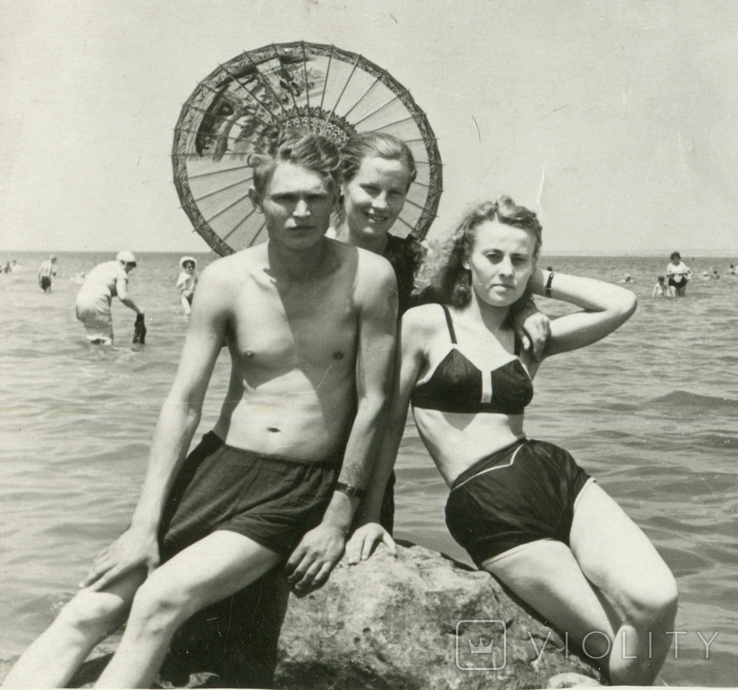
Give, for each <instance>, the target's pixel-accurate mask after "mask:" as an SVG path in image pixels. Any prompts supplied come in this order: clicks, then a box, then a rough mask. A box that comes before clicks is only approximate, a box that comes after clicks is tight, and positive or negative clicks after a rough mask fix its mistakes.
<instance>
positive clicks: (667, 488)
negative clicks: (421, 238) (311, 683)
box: [0, 253, 738, 686]
mask: <svg viewBox="0 0 738 690" xmlns="http://www.w3.org/2000/svg"><path fill="white" fill-rule="evenodd" d="M0 258H2V259H3V261H4V260H5V259H6V258H7V259H12V258H15V259H17V260H18V262H19V263H20V264H21V266H22V270H21V271H20V272H18V273H15V274H0V305H1V306H0V501H1V503H0V505H1V506H2V512H1V513H0V514H1V515H2V520H1V521H0V659H10V658H13V657H15V656H17V655H18V654H19V653H20V652H21V651H22V650H23V649H24V648H25V647H26V646H27V645H28V644H29V643H30V642H31V641H32V640H33V638H34V637H35V636H36V635H38V634H39V633H40V632H41V631H42V630H43V629H44V628H45V627H46V626H47V625H48V624H49V623H50V622H51V620H52V619H53V618H54V616H55V614H56V612H57V611H58V609H59V607H60V606H61V605H62V604H63V603H64V602H65V601H67V600H68V599H69V598H70V597H71V596H72V595H73V594H74V592H75V591H76V583H78V582H79V581H80V579H82V577H83V576H84V575H85V573H86V572H87V568H88V566H89V564H90V562H91V560H92V558H93V557H94V555H95V553H96V552H97V551H98V550H99V549H100V548H102V547H104V546H105V545H107V544H108V543H109V542H110V541H111V540H113V539H114V538H115V537H116V536H117V535H118V534H119V533H120V532H121V531H122V530H123V529H125V527H126V525H127V523H128V520H129V519H130V516H131V512H132V510H133V507H134V505H135V503H136V500H137V498H138V492H139V488H140V485H141V480H142V475H143V472H144V470H145V467H146V461H147V451H148V447H149V442H150V439H151V435H152V432H153V428H154V423H155V420H156V417H157V414H158V410H159V408H160V406H161V403H162V401H163V399H164V396H165V395H166V393H167V391H168V388H169V386H170V385H171V382H172V380H173V377H174V373H175V370H176V366H177V362H178V359H179V354H180V350H181V346H182V342H183V339H184V336H185V332H186V330H187V320H186V318H185V317H184V315H183V313H182V308H181V306H180V303H179V295H178V292H177V290H176V289H175V287H174V284H175V282H176V278H177V275H178V274H179V271H180V269H179V265H178V260H179V255H173V254H144V255H141V256H139V257H138V260H139V265H138V267H137V268H136V269H135V270H134V271H133V272H132V273H131V275H130V294H131V296H132V298H133V299H134V300H135V301H136V302H137V304H139V306H140V307H141V308H142V309H144V310H145V312H146V321H147V325H148V336H147V339H146V344H145V345H143V346H142V345H132V344H131V340H132V336H133V322H134V314H133V312H132V311H130V310H129V309H127V308H126V307H124V306H123V305H121V304H120V302H118V300H115V301H114V304H113V320H114V324H115V333H116V344H115V347H113V348H106V347H102V348H100V347H92V346H90V345H88V344H87V342H86V340H85V337H84V329H83V327H82V325H81V324H80V323H79V322H78V321H77V320H76V318H75V314H74V300H75V295H76V293H77V290H78V289H79V284H78V283H77V282H75V278H78V276H76V274H78V273H79V272H87V271H89V270H90V269H91V268H92V267H93V266H94V265H96V264H97V263H99V262H100V261H104V260H108V259H110V258H112V255H109V254H91V253H90V254H88V253H66V254H65V253H61V254H59V260H58V263H57V267H58V273H59V274H58V275H57V277H56V278H55V279H54V282H53V286H52V291H51V293H50V294H44V293H43V292H42V291H41V290H40V288H39V286H38V283H37V280H36V272H37V270H38V267H39V265H40V263H41V261H43V260H44V259H45V258H47V257H46V256H45V255H42V254H38V253H36V254H20V253H19V254H14V255H13V256H10V255H8V256H7V257H0ZM198 259H199V266H198V269H199V270H201V269H202V268H203V267H204V266H205V265H206V264H208V263H209V262H210V261H212V260H213V259H214V256H213V255H212V254H202V255H198ZM731 260H732V259H731ZM541 261H542V262H543V263H544V264H549V263H550V264H552V265H553V267H554V269H555V270H556V271H557V272H571V273H575V274H579V275H587V276H592V277H596V278H599V279H601V280H606V281H610V282H617V281H619V280H621V279H622V278H623V277H624V275H625V273H629V274H631V276H632V277H633V278H634V281H635V282H633V283H631V284H628V285H626V287H627V288H628V289H630V290H633V292H635V294H636V295H637V296H638V298H639V308H638V311H637V312H636V314H635V315H634V316H633V318H631V319H630V321H629V322H628V323H627V324H626V325H625V326H623V327H622V328H621V329H620V330H618V331H617V332H616V333H614V334H612V335H611V336H609V337H608V338H606V339H605V340H604V341H602V342H600V343H597V344H595V345H593V346H591V347H588V348H586V349H584V350H580V351H577V352H573V353H568V354H565V355H561V356H557V357H553V358H552V359H550V360H548V361H546V362H545V363H544V365H543V366H542V367H541V369H540V371H539V373H538V375H537V377H536V380H535V388H536V392H535V397H534V400H533V402H532V403H531V405H530V406H529V407H528V408H527V413H526V430H527V433H528V435H529V436H530V437H532V438H539V439H544V440H548V441H551V442H553V443H556V444H559V445H561V446H563V447H564V448H566V449H568V450H569V451H570V452H571V453H572V454H573V455H574V456H575V458H577V460H578V461H579V463H580V464H581V465H583V466H584V467H585V469H587V471H588V472H589V473H590V474H592V475H594V476H595V477H596V478H597V480H598V482H599V483H600V485H601V486H603V487H604V488H605V489H606V490H607V491H608V492H609V493H610V494H611V495H612V496H613V497H614V498H615V499H616V500H617V501H618V502H619V503H620V505H621V506H622V507H623V508H624V509H625V510H626V511H627V512H628V514H629V515H630V516H631V517H632V518H633V519H634V520H635V521H636V523H637V524H638V525H640V526H641V527H642V529H643V530H644V531H645V532H646V534H647V535H648V536H649V537H650V539H651V540H652V541H653V543H654V544H655V545H656V547H657V549H658V550H659V552H660V553H661V554H662V556H663V557H664V559H665V560H666V562H667V563H668V564H669V566H670V567H671V569H672V570H673V572H674V574H675V576H676V578H677V582H678V585H679V593H680V605H679V613H678V615H677V621H676V624H675V632H677V633H684V634H679V635H675V636H674V637H677V638H678V651H677V650H676V648H675V647H674V646H672V649H671V651H670V653H669V658H668V660H667V662H666V664H665V666H664V670H663V672H662V674H661V675H662V677H663V678H664V680H666V681H667V682H668V683H669V684H674V685H687V684H696V685H714V686H718V685H733V684H735V678H736V675H735V673H736V671H735V670H736V668H738V595H737V592H738V529H737V528H736V522H737V521H738V515H737V512H738V472H737V471H736V453H737V451H738V390H737V388H736V382H737V377H736V373H737V372H738V337H737V336H738V283H737V282H736V280H735V278H734V277H733V276H729V275H726V274H727V266H728V263H729V261H730V260H729V259H727V258H691V259H690V258H689V257H685V261H686V263H687V264H688V265H689V266H690V267H691V268H692V269H693V270H694V272H695V277H694V279H693V280H692V281H691V283H690V284H689V287H688V290H687V296H686V297H685V298H683V299H677V300H667V299H652V298H651V290H652V288H653V285H654V283H655V282H656V276H657V275H658V274H659V273H662V272H663V271H664V269H665V267H666V264H667V263H668V257H618V258H608V257H548V258H546V257H544V258H543V259H542V260H541ZM713 267H714V268H717V269H719V270H720V272H721V273H722V274H723V277H722V278H721V279H719V280H703V279H702V277H701V274H702V272H703V271H705V270H710V269H712V268H713ZM539 305H540V307H541V309H543V310H544V311H547V312H548V313H551V314H553V315H556V314H560V313H562V311H564V310H565V308H563V309H562V307H561V306H560V305H559V304H557V303H555V302H550V301H547V300H545V299H540V300H539ZM227 376H228V362H227V356H225V355H224V356H221V358H220V359H219V361H218V363H217V365H216V369H215V372H214V374H213V379H212V383H211V386H210V390H209V392H208V396H207V399H206V402H205V408H204V412H203V420H202V422H201V425H200V429H199V431H198V434H197V435H196V437H195V441H197V440H198V439H199V436H200V435H201V434H202V433H204V432H205V431H207V430H208V429H210V428H211V427H212V424H213V422H214V420H215V419H216V417H217V414H218V411H219V406H220V400H221V399H222V398H223V396H224V394H225V389H226V385H227ZM397 477H398V484H397V488H396V495H397V519H396V536H398V537H400V538H405V539H410V540H412V541H414V542H417V543H420V544H423V545H426V546H430V547H432V548H435V549H438V550H440V551H443V552H446V553H448V554H450V555H451V556H453V557H455V558H458V559H460V560H464V561H466V562H469V560H468V557H467V556H466V554H465V553H464V552H463V551H462V550H461V549H460V547H458V546H457V545H456V544H455V542H454V541H453V540H452V538H451V537H450V536H449V534H448V532H447V530H446V527H445V525H444V522H443V506H444V503H445V498H446V494H447V488H446V486H445V485H444V483H443V482H442V480H441V479H440V478H439V476H438V474H437V472H436V470H435V468H434V467H433V465H432V463H431V461H430V459H429V457H428V455H427V453H426V451H425V449H424V448H423V446H422V443H421V442H420V440H419V438H418V436H417V433H416V432H415V429H414V428H413V426H412V422H410V423H409V424H408V428H407V431H406V434H405V437H404V439H403V442H402V446H401V451H400V456H399V459H398V463H397ZM715 633H717V636H716V637H714V639H713V641H712V642H711V643H710V644H709V648H706V644H705V642H703V641H702V640H701V639H700V635H701V636H702V638H704V640H705V641H706V642H708V643H709V642H710V640H711V638H713V635H714V634H715Z"/></svg>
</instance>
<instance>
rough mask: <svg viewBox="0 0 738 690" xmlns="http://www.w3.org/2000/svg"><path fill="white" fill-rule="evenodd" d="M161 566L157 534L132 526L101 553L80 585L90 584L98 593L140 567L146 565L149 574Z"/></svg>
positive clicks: (86, 585)
mask: <svg viewBox="0 0 738 690" xmlns="http://www.w3.org/2000/svg"><path fill="white" fill-rule="evenodd" d="M158 565H159V545H158V543H157V541H156V534H151V533H150V532H146V533H143V532H137V531H134V530H133V529H130V528H129V529H128V530H126V531H125V532H123V534H121V535H120V537H118V539H116V540H115V541H114V542H113V543H112V544H111V545H110V546H107V547H105V548H104V549H103V550H102V551H100V553H98V554H97V556H96V557H95V561H94V563H93V564H92V567H91V568H90V570H89V572H88V573H87V577H86V578H85V579H84V580H82V582H80V584H79V586H80V587H89V588H90V589H91V590H93V591H96V592H97V591H100V590H102V589H105V587H106V586H107V585H108V584H110V583H111V582H113V581H114V580H117V579H118V578H120V577H122V576H123V575H126V574H127V573H130V572H131V571H133V570H136V569H137V568H145V569H146V572H147V574H149V573H151V571H152V570H154V568H156V567H157V566H158Z"/></svg>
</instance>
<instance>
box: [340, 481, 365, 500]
mask: <svg viewBox="0 0 738 690" xmlns="http://www.w3.org/2000/svg"><path fill="white" fill-rule="evenodd" d="M335 491H340V492H341V493H344V494H346V495H347V496H348V497H349V498H353V497H354V496H356V498H364V495H365V494H366V491H365V490H364V489H361V488H359V487H358V486H354V485H353V484H345V483H344V482H336V488H335Z"/></svg>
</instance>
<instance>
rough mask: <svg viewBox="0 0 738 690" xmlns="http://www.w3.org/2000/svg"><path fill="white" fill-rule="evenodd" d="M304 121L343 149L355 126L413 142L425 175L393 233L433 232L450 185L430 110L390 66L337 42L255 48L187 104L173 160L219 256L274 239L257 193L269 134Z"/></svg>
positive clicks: (191, 211)
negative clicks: (262, 145)
mask: <svg viewBox="0 0 738 690" xmlns="http://www.w3.org/2000/svg"><path fill="white" fill-rule="evenodd" d="M296 127H303V128H305V127H306V128H308V129H310V130H311V131H313V132H315V133H318V134H323V135H325V136H328V137H330V138H331V139H332V140H333V141H335V142H336V144H338V145H339V146H340V145H342V144H344V143H345V142H346V140H347V139H348V137H350V136H351V134H352V133H354V132H372V131H377V132H379V131H381V132H387V133H389V134H393V135H395V136H396V137H398V138H400V139H402V140H403V141H405V143H407V145H408V146H409V147H410V149H411V150H412V152H413V155H414V157H415V161H416V166H417V169H418V175H417V178H416V180H415V181H414V182H413V184H412V186H411V188H410V191H409V192H408V195H407V200H406V203H405V208H404V209H403V212H402V214H401V215H400V218H399V219H398V222H397V224H396V226H395V227H394V228H393V232H394V233H397V234H402V233H403V232H404V234H409V233H413V234H415V235H416V236H418V237H421V238H422V237H425V235H426V233H427V232H428V229H429V228H430V225H431V223H432V222H433V219H434V218H435V216H436V212H437V209H438V202H439V199H440V196H441V191H442V174H441V156H440V153H439V151H438V146H437V143H436V138H435V135H434V134H433V130H432V129H431V126H430V123H429V122H428V119H427V117H426V116H425V113H423V111H422V110H420V108H419V107H418V106H417V104H416V103H415V101H414V100H413V98H412V97H411V96H410V92H409V91H408V90H407V89H406V88H405V87H403V86H402V85H401V84H400V83H399V82H397V80H395V79H394V78H393V77H392V76H391V75H390V74H389V73H388V72H387V71H386V70H384V69H382V68H381V67H378V66H377V65H375V64H374V63H373V62H371V61H369V60H367V59H366V58H364V57H362V56H361V55H357V54H355V53H351V52H349V51H345V50H341V49H340V48H336V47H335V46H329V45H321V44H315V43H307V42H305V41H298V42H295V43H280V44H272V45H269V46H264V47H262V48H258V49H256V50H250V51H246V52H244V53H242V54H241V55H239V56H237V57H235V58H233V59H232V60H230V61H228V62H227V63H225V64H222V65H220V66H219V67H218V68H217V69H215V70H214V71H213V72H212V73H211V74H210V75H209V76H208V77H206V78H205V79H204V80H203V81H202V82H200V84H198V86H197V88H196V89H195V91H194V92H193V93H192V95H191V96H190V97H189V98H188V99H187V101H186V103H185V104H184V106H183V107H182V112H181V113H180V116H179V120H178V121H177V125H176V127H175V131H174V145H173V148H172V165H173V169H174V183H175V186H176V188H177V193H178V194H179V198H180V202H181V204H182V208H183V209H184V210H185V212H186V213H187V215H188V216H189V218H190V220H191V221H192V224H193V226H194V228H195V230H196V231H197V232H198V233H199V234H200V235H201V236H202V237H203V238H204V239H205V240H206V241H207V243H208V244H209V245H210V246H211V247H212V248H213V250H215V251H216V252H217V253H218V254H221V255H225V254H231V253H233V252H234V251H238V250H239V249H243V248H245V247H249V246H251V245H253V244H256V243H258V242H262V241H264V240H266V232H265V228H264V221H263V216H261V215H260V214H258V213H257V212H256V209H255V208H254V207H253V204H252V203H251V200H250V199H249V196H248V190H249V187H250V186H251V180H252V169H251V167H250V165H249V163H248V159H249V156H250V154H251V153H253V152H254V150H255V149H256V148H257V147H258V144H259V142H260V140H261V139H262V138H263V137H264V136H267V135H268V134H269V133H270V132H273V130H274V128H279V129H280V130H282V131H285V130H288V129H291V128H296Z"/></svg>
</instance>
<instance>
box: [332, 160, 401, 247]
mask: <svg viewBox="0 0 738 690" xmlns="http://www.w3.org/2000/svg"><path fill="white" fill-rule="evenodd" d="M409 186H410V173H409V171H408V169H407V167H406V166H405V164H404V163H402V162H401V161H398V160H387V159H386V158H380V157H378V156H371V157H368V158H364V160H362V161H361V165H360V166H359V170H358V171H357V172H356V175H354V177H353V178H352V179H351V181H350V182H346V183H345V184H344V185H343V196H344V202H343V203H344V211H345V213H346V222H347V223H348V227H349V230H350V232H352V233H357V234H362V235H369V236H371V237H381V236H384V235H386V234H387V233H388V232H389V229H390V228H391V227H392V226H393V225H394V223H395V221H396V220H397V217H398V216H399V215H400V211H402V207H403V206H404V205H405V197H406V196H407V191H408V187H409Z"/></svg>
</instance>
